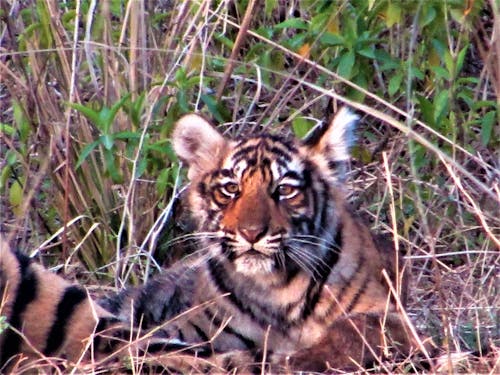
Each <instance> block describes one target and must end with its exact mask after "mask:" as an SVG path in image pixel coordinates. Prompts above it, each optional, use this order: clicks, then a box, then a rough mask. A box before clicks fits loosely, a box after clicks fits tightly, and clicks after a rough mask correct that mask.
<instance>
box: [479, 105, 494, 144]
mask: <svg viewBox="0 0 500 375" xmlns="http://www.w3.org/2000/svg"><path fill="white" fill-rule="evenodd" d="M496 117H497V112H496V111H490V112H488V113H486V114H485V115H484V116H483V119H482V120H481V143H482V144H483V146H487V145H488V143H490V140H491V134H492V133H493V124H494V123H495V118H496Z"/></svg>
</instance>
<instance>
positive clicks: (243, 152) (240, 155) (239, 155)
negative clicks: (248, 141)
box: [231, 143, 259, 163]
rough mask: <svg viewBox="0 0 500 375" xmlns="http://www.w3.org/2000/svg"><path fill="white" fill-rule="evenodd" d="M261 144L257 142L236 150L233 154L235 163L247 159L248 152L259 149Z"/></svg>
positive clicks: (232, 158)
mask: <svg viewBox="0 0 500 375" xmlns="http://www.w3.org/2000/svg"><path fill="white" fill-rule="evenodd" d="M258 146H259V144H258V143H257V144H255V145H251V146H245V147H243V148H241V149H239V150H238V151H236V152H235V153H234V154H233V156H232V157H231V160H232V161H233V162H234V163H237V162H239V161H240V160H242V159H245V158H246V157H247V156H248V154H250V153H252V152H255V151H256V150H257V147H258Z"/></svg>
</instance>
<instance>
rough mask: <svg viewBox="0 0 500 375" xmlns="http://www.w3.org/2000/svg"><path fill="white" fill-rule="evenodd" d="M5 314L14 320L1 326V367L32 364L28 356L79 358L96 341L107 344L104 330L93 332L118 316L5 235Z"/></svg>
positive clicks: (1, 260)
mask: <svg viewBox="0 0 500 375" xmlns="http://www.w3.org/2000/svg"><path fill="white" fill-rule="evenodd" d="M0 316H3V317H6V318H7V320H6V323H8V324H9V326H3V327H0V373H4V372H5V371H6V370H7V369H10V370H12V369H13V368H16V367H18V366H22V365H24V364H26V363H27V361H25V359H28V360H30V359H31V360H35V359H38V358H43V357H61V358H62V357H64V358H66V359H68V360H70V361H73V362H76V361H77V360H79V359H80V358H81V357H82V358H83V356H84V354H85V352H86V349H87V348H88V347H90V345H94V346H95V347H96V348H97V347H102V346H101V345H99V340H100V337H99V336H98V335H96V336H95V339H94V340H90V338H91V337H92V336H93V334H94V333H97V332H100V331H101V330H103V329H104V328H107V327H108V326H110V325H111V324H112V322H113V321H114V320H115V319H114V318H113V316H112V315H111V314H110V313H108V312H107V311H105V310H104V309H103V308H102V307H100V306H99V305H98V304H97V303H95V302H93V301H92V300H91V299H90V298H89V296H88V295H87V292H86V291H85V290H84V289H83V288H81V287H79V286H75V285H72V284H70V283H69V282H67V281H65V280H63V279H62V278H61V277H59V276H57V275H55V274H53V273H51V272H48V271H47V270H45V269H44V268H43V267H41V266H40V265H38V264H36V263H34V262H32V261H31V259H30V258H28V257H27V256H26V255H24V254H21V253H19V252H15V251H12V250H11V249H10V247H9V244H8V243H7V241H6V240H5V239H3V238H2V236H1V235H0ZM4 323H5V322H4ZM20 353H22V358H21V356H18V354H20ZM87 354H88V353H87ZM20 359H22V360H21V361H18V360H20Z"/></svg>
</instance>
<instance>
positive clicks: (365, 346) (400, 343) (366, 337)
mask: <svg viewBox="0 0 500 375" xmlns="http://www.w3.org/2000/svg"><path fill="white" fill-rule="evenodd" d="M412 346H413V340H412V338H411V336H410V332H409V330H407V328H406V325H405V324H404V322H403V321H402V319H401V317H400V315H399V314H395V313H389V314H376V313H371V314H352V315H349V316H347V317H345V318H341V319H338V320H336V321H335V322H333V324H332V325H331V326H330V327H329V329H328V333H327V334H326V335H325V336H324V337H323V338H322V339H321V340H320V341H319V342H318V343H317V344H315V345H313V346H311V347H309V348H304V349H300V350H298V351H296V352H294V353H292V354H290V355H288V356H287V355H275V356H273V358H272V360H273V362H276V363H281V364H282V365H284V366H285V367H287V368H289V369H292V370H295V371H297V370H308V371H318V372H321V371H326V370H332V369H342V370H344V371H346V370H360V369H364V368H369V367H370V365H374V364H377V363H379V362H380V361H381V360H382V359H388V358H393V357H398V356H407V355H408V354H409V353H410V352H411V348H412Z"/></svg>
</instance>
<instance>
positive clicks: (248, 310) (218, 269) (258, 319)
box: [208, 258, 290, 331]
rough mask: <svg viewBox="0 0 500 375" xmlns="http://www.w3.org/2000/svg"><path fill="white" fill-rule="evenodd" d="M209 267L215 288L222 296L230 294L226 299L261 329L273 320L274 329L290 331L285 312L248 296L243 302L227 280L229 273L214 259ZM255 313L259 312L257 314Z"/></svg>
mask: <svg viewBox="0 0 500 375" xmlns="http://www.w3.org/2000/svg"><path fill="white" fill-rule="evenodd" d="M208 266H209V271H210V275H211V277H212V280H213V282H214V283H215V286H216V287H217V288H218V289H219V291H220V292H221V293H222V294H226V293H228V294H229V295H228V296H227V297H226V298H228V299H229V301H230V302H231V303H232V304H233V305H234V306H235V307H236V308H237V309H238V310H239V311H240V312H241V313H243V314H245V315H248V316H249V317H250V318H251V319H252V320H253V321H254V322H255V323H256V324H258V325H259V326H260V327H267V326H268V325H269V324H270V322H269V321H268V319H269V318H271V319H272V320H273V322H272V323H273V324H272V325H273V327H274V328H276V329H280V330H283V331H286V330H287V329H288V326H289V324H290V322H289V321H287V319H286V315H284V314H283V311H281V310H278V309H276V310H274V309H272V307H270V306H267V305H264V304H263V303H264V302H265V301H264V300H263V299H260V300H256V299H254V298H250V297H249V296H246V299H245V302H243V301H242V300H241V299H240V298H238V297H237V296H236V294H237V293H235V291H234V289H233V288H232V287H231V286H230V285H229V283H228V282H227V280H226V279H225V276H227V273H226V271H225V270H224V267H223V266H222V265H221V264H219V262H218V261H217V260H216V259H214V258H210V259H209V260H208ZM238 294H239V295H240V296H241V295H242V293H241V292H240V293H238ZM243 297H245V296H243ZM252 307H253V308H252ZM255 311H257V313H256V312H255Z"/></svg>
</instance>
